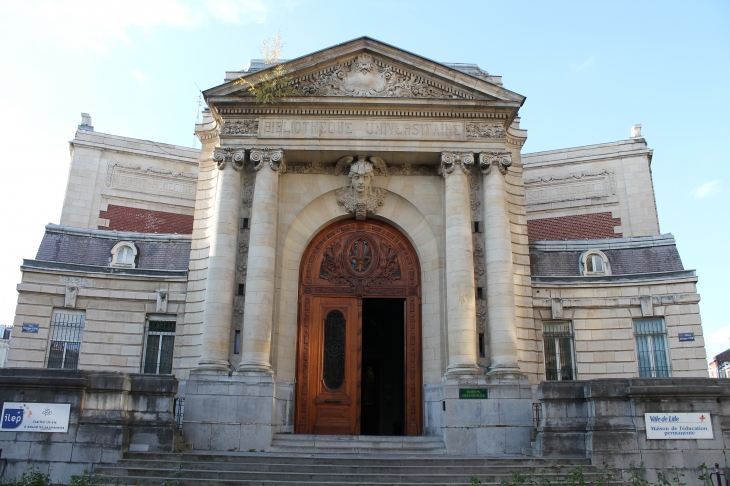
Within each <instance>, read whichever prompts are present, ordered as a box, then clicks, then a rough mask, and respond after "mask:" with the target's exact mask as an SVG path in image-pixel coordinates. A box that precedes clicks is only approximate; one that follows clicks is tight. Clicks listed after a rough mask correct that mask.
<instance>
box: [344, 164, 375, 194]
mask: <svg viewBox="0 0 730 486" xmlns="http://www.w3.org/2000/svg"><path fill="white" fill-rule="evenodd" d="M349 176H350V180H351V181H352V189H353V190H354V191H355V193H357V194H367V193H368V191H369V190H370V186H371V185H372V183H373V177H374V173H373V164H372V163H371V162H367V161H366V160H365V157H364V156H362V155H359V156H358V157H357V162H355V163H354V164H352V165H351V166H350V174H349Z"/></svg>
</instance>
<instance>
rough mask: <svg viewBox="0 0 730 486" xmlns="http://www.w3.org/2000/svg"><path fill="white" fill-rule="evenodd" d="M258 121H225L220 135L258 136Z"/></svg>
mask: <svg viewBox="0 0 730 486" xmlns="http://www.w3.org/2000/svg"><path fill="white" fill-rule="evenodd" d="M258 133H259V119H258V118H254V119H247V120H226V122H225V123H224V124H223V128H222V129H221V132H220V134H221V135H258Z"/></svg>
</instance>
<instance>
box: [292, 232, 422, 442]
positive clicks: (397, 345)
mask: <svg viewBox="0 0 730 486" xmlns="http://www.w3.org/2000/svg"><path fill="white" fill-rule="evenodd" d="M299 275H300V280H299V314H298V336H297V343H298V344H297V389H296V404H295V412H294V413H295V419H294V427H295V429H294V430H295V432H296V433H298V434H312V433H314V434H349V435H353V434H354V435H359V434H365V435H420V434H421V430H422V399H421V376H422V370H421V280H420V279H421V269H420V265H419V262H418V257H417V255H416V252H415V250H414V249H413V246H412V245H411V244H410V242H409V241H408V240H407V239H406V238H405V237H404V236H403V235H402V234H401V233H400V232H399V231H398V230H396V229H395V228H393V227H392V226H389V225H387V224H385V223H382V222H380V221H375V220H368V221H355V220H345V221H340V222H337V223H334V224H332V225H330V226H328V227H327V228H325V229H324V230H322V231H321V232H320V233H319V234H318V235H317V236H316V237H315V238H314V239H313V240H312V242H311V243H310V244H309V246H308V247H307V249H306V251H305V252H304V254H303V255H302V262H301V267H300V273H299Z"/></svg>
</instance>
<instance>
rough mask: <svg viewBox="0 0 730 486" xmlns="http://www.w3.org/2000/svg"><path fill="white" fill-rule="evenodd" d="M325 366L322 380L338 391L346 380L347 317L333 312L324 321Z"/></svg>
mask: <svg viewBox="0 0 730 486" xmlns="http://www.w3.org/2000/svg"><path fill="white" fill-rule="evenodd" d="M323 354H324V357H323V359H324V363H323V364H324V366H323V367H322V368H323V371H322V375H323V376H322V378H323V379H324V384H325V386H326V387H327V388H329V389H330V390H337V389H338V388H340V387H341V386H342V383H343V381H344V380H345V316H343V315H342V313H341V312H340V311H332V312H330V313H329V314H328V315H327V318H326V319H325V321H324V353H323Z"/></svg>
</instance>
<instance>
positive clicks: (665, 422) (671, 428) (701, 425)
mask: <svg viewBox="0 0 730 486" xmlns="http://www.w3.org/2000/svg"><path fill="white" fill-rule="evenodd" d="M644 421H645V422H646V438H647V439H714V435H713V432H712V419H711V418H710V414H709V412H708V413H645V414H644Z"/></svg>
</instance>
